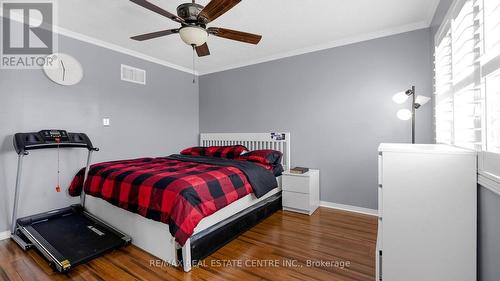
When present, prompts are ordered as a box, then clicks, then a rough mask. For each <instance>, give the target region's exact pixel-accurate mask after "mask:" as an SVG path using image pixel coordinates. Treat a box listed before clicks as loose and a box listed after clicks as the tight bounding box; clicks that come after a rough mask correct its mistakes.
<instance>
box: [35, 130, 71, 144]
mask: <svg viewBox="0 0 500 281" xmlns="http://www.w3.org/2000/svg"><path fill="white" fill-rule="evenodd" d="M39 134H40V135H41V136H42V138H43V140H44V141H46V142H49V143H50V142H67V141H69V138H68V132H66V131H64V130H42V131H40V132H39Z"/></svg>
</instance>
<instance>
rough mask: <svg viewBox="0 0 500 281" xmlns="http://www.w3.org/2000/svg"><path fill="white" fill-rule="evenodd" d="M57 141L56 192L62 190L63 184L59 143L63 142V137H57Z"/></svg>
mask: <svg viewBox="0 0 500 281" xmlns="http://www.w3.org/2000/svg"><path fill="white" fill-rule="evenodd" d="M56 143H57V185H56V192H61V184H60V178H61V169H60V167H61V166H60V162H61V160H60V157H59V143H61V139H58V138H57V139H56Z"/></svg>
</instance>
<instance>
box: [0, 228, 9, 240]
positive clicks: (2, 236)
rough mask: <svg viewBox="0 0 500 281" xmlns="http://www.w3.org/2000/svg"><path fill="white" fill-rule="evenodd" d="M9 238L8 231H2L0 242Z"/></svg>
mask: <svg viewBox="0 0 500 281" xmlns="http://www.w3.org/2000/svg"><path fill="white" fill-rule="evenodd" d="M9 238H10V231H8V230H7V231H3V232H0V241H2V240H5V239H9Z"/></svg>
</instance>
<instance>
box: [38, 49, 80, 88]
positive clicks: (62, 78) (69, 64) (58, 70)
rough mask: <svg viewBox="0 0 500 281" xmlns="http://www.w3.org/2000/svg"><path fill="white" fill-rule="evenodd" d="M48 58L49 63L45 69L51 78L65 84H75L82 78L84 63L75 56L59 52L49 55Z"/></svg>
mask: <svg viewBox="0 0 500 281" xmlns="http://www.w3.org/2000/svg"><path fill="white" fill-rule="evenodd" d="M47 60H48V61H49V63H47V64H46V65H45V66H44V67H43V71H44V72H45V74H46V75H47V77H49V79H50V80H52V81H54V82H56V83H57V84H60V85H64V86H69V85H75V84H77V83H78V82H80V81H81V80H82V78H83V68H82V65H81V64H80V62H78V61H77V60H76V59H75V58H74V57H72V56H70V55H68V54H61V53H57V54H52V55H50V56H48V57H47Z"/></svg>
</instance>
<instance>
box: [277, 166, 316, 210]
mask: <svg viewBox="0 0 500 281" xmlns="http://www.w3.org/2000/svg"><path fill="white" fill-rule="evenodd" d="M281 180H282V189H283V210H287V211H292V212H299V213H304V214H308V215H312V213H314V211H316V209H318V206H319V170H314V169H311V170H309V172H307V173H304V174H292V173H290V172H289V171H286V172H283V176H282V177H281Z"/></svg>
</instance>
